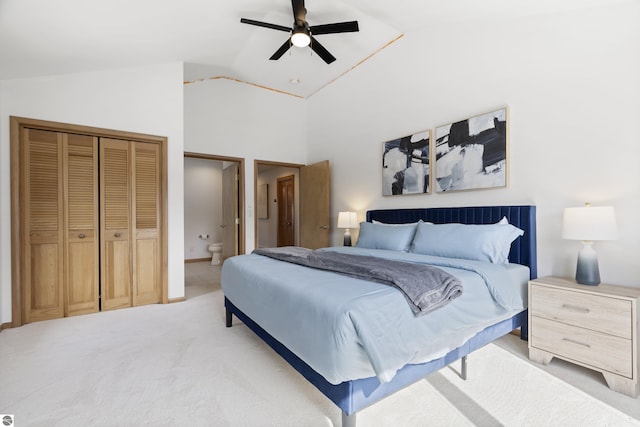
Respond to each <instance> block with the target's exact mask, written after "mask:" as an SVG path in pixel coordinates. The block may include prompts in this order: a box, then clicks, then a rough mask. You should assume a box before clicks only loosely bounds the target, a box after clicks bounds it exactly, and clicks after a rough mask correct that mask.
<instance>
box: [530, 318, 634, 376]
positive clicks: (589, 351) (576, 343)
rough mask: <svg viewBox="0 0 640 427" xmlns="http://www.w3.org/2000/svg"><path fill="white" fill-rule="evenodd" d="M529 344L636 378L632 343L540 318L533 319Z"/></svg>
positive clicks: (572, 359) (563, 356) (588, 364)
mask: <svg viewBox="0 0 640 427" xmlns="http://www.w3.org/2000/svg"><path fill="white" fill-rule="evenodd" d="M531 322H532V325H531V328H530V336H529V344H530V345H531V346H532V347H535V348H538V349H541V350H545V351H549V352H553V353H554V355H557V356H558V357H561V358H566V359H568V360H569V361H576V362H579V363H582V364H585V365H587V366H592V367H595V368H597V369H602V370H605V371H608V372H612V373H615V374H618V375H622V376H625V377H627V378H632V377H633V350H632V344H631V343H632V341H631V340H628V339H624V338H619V337H613V336H611V335H607V334H601V333H599V332H594V331H591V330H586V329H582V328H578V327H576V326H571V325H567V324H564V323H560V322H555V321H552V320H548V319H543V318H539V317H535V316H534V317H532V318H531Z"/></svg>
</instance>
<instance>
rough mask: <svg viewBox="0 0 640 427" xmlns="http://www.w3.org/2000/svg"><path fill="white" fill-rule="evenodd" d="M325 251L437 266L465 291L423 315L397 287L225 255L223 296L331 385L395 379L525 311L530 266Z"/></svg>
mask: <svg viewBox="0 0 640 427" xmlns="http://www.w3.org/2000/svg"><path fill="white" fill-rule="evenodd" d="M323 250H330V251H337V252H344V253H351V254H355V255H367V256H377V257H383V258H388V259H394V260H400V261H406V262H408V263H425V264H430V265H435V266H437V267H439V268H442V269H443V270H445V271H447V272H449V273H451V274H453V275H454V276H456V277H457V278H458V279H460V280H461V281H462V283H463V287H464V289H463V293H462V296H460V297H459V298H456V299H455V300H453V301H452V302H451V303H450V304H448V305H447V306H445V307H443V308H440V309H438V310H436V311H434V312H432V313H429V314H427V315H425V316H420V317H416V316H414V314H413V312H412V311H411V309H410V308H409V306H408V304H407V302H406V300H405V298H404V296H403V295H402V294H401V292H400V291H399V290H397V289H395V288H393V287H390V286H386V285H383V284H379V283H373V282H368V281H364V280H359V279H353V278H350V277H347V276H344V275H341V274H338V273H333V272H327V271H321V270H314V269H310V268H307V267H302V266H299V265H295V264H290V263H286V262H282V261H277V260H274V259H271V258H267V257H264V256H260V255H255V254H250V255H241V256H237V257H233V258H229V259H227V260H226V261H225V263H224V265H223V268H222V287H223V290H224V294H225V296H226V297H227V298H228V299H229V300H230V301H231V302H232V303H233V304H234V305H235V306H237V307H238V308H239V309H240V310H242V311H243V312H244V313H246V314H247V315H249V316H250V317H251V318H252V319H253V320H254V321H255V322H256V323H258V324H260V326H261V327H262V328H263V329H264V330H265V331H267V332H268V333H269V334H270V335H272V336H273V337H274V338H275V339H277V340H278V341H280V342H281V343H282V344H284V345H285V346H286V347H287V348H288V349H289V350H291V351H292V352H293V353H294V354H296V355H297V356H298V357H299V358H301V359H302V360H304V361H305V362H306V363H307V364H308V365H309V366H311V367H312V368H313V369H314V370H315V371H316V372H318V373H319V374H320V375H322V376H323V377H324V378H325V379H326V380H327V381H328V382H329V383H331V384H340V383H342V382H344V381H349V380H356V379H361V378H370V377H377V378H378V379H379V380H380V382H387V381H390V380H391V379H392V378H393V377H394V375H395V373H396V372H397V371H398V370H399V369H401V368H402V367H403V366H405V365H407V364H415V363H423V362H427V361H430V360H432V359H436V358H439V357H442V356H443V355H445V354H446V353H447V352H449V351H450V350H452V349H454V348H457V347H459V346H460V345H462V344H463V343H464V342H466V341H467V340H468V339H470V338H471V337H473V336H474V335H475V334H477V333H478V332H479V331H481V330H483V329H484V328H485V327H487V326H489V325H491V324H494V323H496V322H499V321H501V320H504V319H507V318H509V317H511V316H513V315H514V314H516V313H518V312H520V311H522V310H523V309H525V308H526V301H527V298H526V284H527V281H528V280H529V275H530V272H529V269H528V267H525V266H522V265H519V264H490V263H485V262H480V261H469V260H460V259H451V258H441V257H433V256H426V255H419V254H415V253H404V252H396V251H385V250H375V249H363V248H357V247H335V248H325V249H323ZM274 308H275V309H274Z"/></svg>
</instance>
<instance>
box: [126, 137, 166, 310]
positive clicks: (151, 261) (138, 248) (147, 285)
mask: <svg viewBox="0 0 640 427" xmlns="http://www.w3.org/2000/svg"><path fill="white" fill-rule="evenodd" d="M132 145H133V150H132V151H131V154H132V157H133V161H132V162H131V164H132V166H133V168H134V170H133V171H132V173H131V176H132V177H133V188H132V191H133V196H132V204H133V206H132V208H131V212H132V218H131V229H132V230H133V232H132V238H133V241H132V243H133V244H132V251H131V253H132V256H133V262H132V265H133V283H132V285H133V305H134V306H138V305H144V304H153V303H158V302H161V301H162V281H161V275H160V267H161V253H160V251H161V247H160V227H161V224H162V219H161V217H160V213H161V207H160V197H161V195H160V157H161V156H160V146H159V145H158V144H152V143H144V142H133V143H132Z"/></svg>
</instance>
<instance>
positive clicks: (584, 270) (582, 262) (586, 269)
mask: <svg viewBox="0 0 640 427" xmlns="http://www.w3.org/2000/svg"><path fill="white" fill-rule="evenodd" d="M582 243H583V245H584V246H583V247H582V249H581V250H580V252H578V266H577V267H576V282H578V283H580V284H581V285H589V286H596V285H599V284H600V270H599V268H598V257H597V255H596V251H594V250H593V248H592V247H591V242H582Z"/></svg>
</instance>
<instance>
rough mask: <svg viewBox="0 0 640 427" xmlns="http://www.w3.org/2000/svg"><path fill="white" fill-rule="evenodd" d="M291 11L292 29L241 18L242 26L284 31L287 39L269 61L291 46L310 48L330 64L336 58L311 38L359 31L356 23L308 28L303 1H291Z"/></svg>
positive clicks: (340, 23)
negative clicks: (287, 35)
mask: <svg viewBox="0 0 640 427" xmlns="http://www.w3.org/2000/svg"><path fill="white" fill-rule="evenodd" d="M291 7H292V9H293V27H291V28H290V27H285V26H283V25H277V24H270V23H268V22H262V21H254V20H253V19H246V18H241V19H240V22H241V23H243V24H249V25H256V26H258V27H265V28H271V29H272V30H278V31H286V32H287V33H289V34H290V36H289V38H288V39H287V40H286V41H285V42H284V43H283V44H282V46H280V48H279V49H278V50H276V52H275V53H274V54H273V55H272V56H271V58H269V59H271V60H277V59H280V57H281V56H282V55H284V53H285V52H286V51H288V50H289V48H290V47H291V45H292V44H293V45H294V46H297V47H307V46H311V49H312V50H313V51H314V52H315V53H316V54H318V56H319V57H320V58H322V59H323V60H324V62H326V63H327V64H331V63H332V62H333V61H335V60H336V58H335V57H334V56H333V55H332V54H331V53H330V52H329V51H328V50H327V49H325V47H324V46H322V45H321V44H320V43H319V42H318V41H317V40H316V39H315V38H314V37H313V36H314V35H315V36H318V35H321V34H335V33H352V32H356V31H359V28H358V21H348V22H336V23H333V24H324V25H314V26H309V23H308V22H307V9H306V8H305V7H304V0H291Z"/></svg>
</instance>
